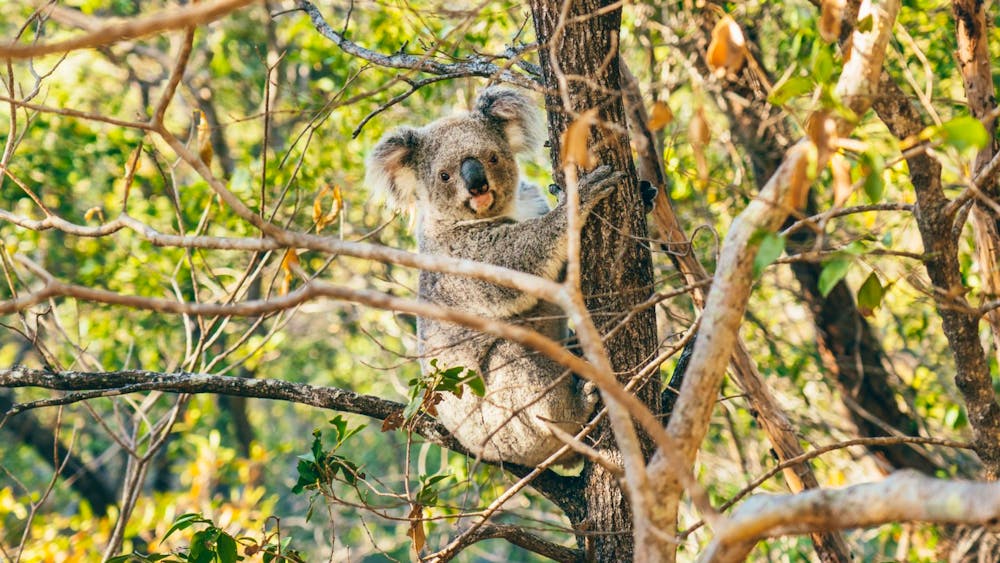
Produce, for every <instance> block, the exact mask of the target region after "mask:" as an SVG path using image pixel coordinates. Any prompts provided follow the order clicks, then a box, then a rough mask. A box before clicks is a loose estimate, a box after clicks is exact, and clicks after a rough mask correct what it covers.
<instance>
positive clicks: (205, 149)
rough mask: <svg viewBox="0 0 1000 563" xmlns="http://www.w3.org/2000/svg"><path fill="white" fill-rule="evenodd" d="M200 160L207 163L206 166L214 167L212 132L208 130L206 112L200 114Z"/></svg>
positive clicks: (198, 137)
mask: <svg viewBox="0 0 1000 563" xmlns="http://www.w3.org/2000/svg"><path fill="white" fill-rule="evenodd" d="M197 139H198V158H200V159H201V161H202V162H204V163H205V166H211V165H212V157H213V156H214V155H215V151H214V149H212V132H211V131H210V130H209V128H208V118H206V117H205V112H203V111H199V112H198V136H197Z"/></svg>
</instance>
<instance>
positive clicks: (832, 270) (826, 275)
mask: <svg viewBox="0 0 1000 563" xmlns="http://www.w3.org/2000/svg"><path fill="white" fill-rule="evenodd" d="M850 266H851V260H850V259H848V258H834V259H833V260H830V261H829V262H827V263H826V264H825V265H824V266H823V271H822V272H820V274H819V282H818V283H817V285H818V286H819V292H820V294H821V295H822V296H823V297H826V296H827V295H829V294H830V292H831V291H833V287H834V286H835V285H837V282H839V281H840V280H842V279H844V276H846V275H847V269H848V268H849V267H850Z"/></svg>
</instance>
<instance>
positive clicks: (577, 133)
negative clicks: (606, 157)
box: [561, 108, 597, 170]
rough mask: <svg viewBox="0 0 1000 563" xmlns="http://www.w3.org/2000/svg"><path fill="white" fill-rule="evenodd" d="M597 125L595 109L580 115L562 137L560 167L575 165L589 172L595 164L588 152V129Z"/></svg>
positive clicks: (592, 156)
mask: <svg viewBox="0 0 1000 563" xmlns="http://www.w3.org/2000/svg"><path fill="white" fill-rule="evenodd" d="M595 123H597V108H591V109H588V110H587V111H585V112H583V113H581V114H580V117H578V118H576V120H575V121H573V123H570V125H569V127H567V128H566V131H565V132H564V133H563V136H562V144H561V145H562V166H566V165H567V164H575V165H577V166H579V167H580V168H583V169H584V170H589V169H591V168H593V167H594V165H595V164H596V162H595V160H594V155H593V154H592V153H591V152H590V145H589V143H590V128H591V126H593V125H594V124H595Z"/></svg>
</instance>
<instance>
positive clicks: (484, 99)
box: [474, 86, 542, 154]
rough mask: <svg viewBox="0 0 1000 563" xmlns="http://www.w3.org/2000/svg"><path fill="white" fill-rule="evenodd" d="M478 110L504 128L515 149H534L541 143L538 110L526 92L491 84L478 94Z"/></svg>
mask: <svg viewBox="0 0 1000 563" xmlns="http://www.w3.org/2000/svg"><path fill="white" fill-rule="evenodd" d="M474 111H475V112H477V113H479V114H480V115H482V116H483V117H485V118H486V119H488V120H490V121H493V122H495V123H497V125H499V126H500V127H502V128H503V132H504V136H505V137H506V138H507V142H508V143H510V148H511V149H513V150H514V153H516V154H525V153H530V152H533V151H535V150H537V149H538V147H539V145H541V142H542V132H541V123H539V119H538V110H537V109H535V105H534V104H533V103H532V102H531V98H529V97H528V96H527V95H525V94H524V93H522V92H519V91H517V90H512V89H510V88H503V87H499V86H493V87H490V88H487V89H485V90H483V91H482V93H480V94H479V97H478V98H476V106H475V110H474Z"/></svg>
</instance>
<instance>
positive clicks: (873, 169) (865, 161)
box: [859, 151, 885, 203]
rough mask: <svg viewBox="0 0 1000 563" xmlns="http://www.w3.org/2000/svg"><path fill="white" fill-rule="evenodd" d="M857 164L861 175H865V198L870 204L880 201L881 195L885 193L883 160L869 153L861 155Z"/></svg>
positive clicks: (879, 156)
mask: <svg viewBox="0 0 1000 563" xmlns="http://www.w3.org/2000/svg"><path fill="white" fill-rule="evenodd" d="M859 162H860V164H861V170H862V173H863V174H867V176H865V183H864V190H865V196H866V197H867V198H868V201H869V202H871V203H878V202H880V201H882V194H883V193H884V192H885V180H883V179H882V170H883V169H884V168H885V160H884V159H883V158H882V156H881V155H878V154H875V153H874V152H870V151H869V152H866V153H864V154H862V155H861V158H860V159H859Z"/></svg>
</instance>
